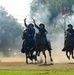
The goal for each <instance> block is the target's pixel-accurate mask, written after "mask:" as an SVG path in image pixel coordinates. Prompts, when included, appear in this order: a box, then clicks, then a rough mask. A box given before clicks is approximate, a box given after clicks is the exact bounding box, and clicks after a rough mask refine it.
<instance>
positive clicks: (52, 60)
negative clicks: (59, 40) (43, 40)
mask: <svg viewBox="0 0 74 75" xmlns="http://www.w3.org/2000/svg"><path fill="white" fill-rule="evenodd" d="M49 56H50V61H51V62H52V61H53V59H52V57H51V50H50V51H49Z"/></svg>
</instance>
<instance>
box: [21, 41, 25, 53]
mask: <svg viewBox="0 0 74 75" xmlns="http://www.w3.org/2000/svg"><path fill="white" fill-rule="evenodd" d="M24 46H25V40H24V41H23V44H22V49H21V51H22V52H23V53H24V52H25V49H24Z"/></svg>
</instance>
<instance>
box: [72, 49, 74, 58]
mask: <svg viewBox="0 0 74 75" xmlns="http://www.w3.org/2000/svg"><path fill="white" fill-rule="evenodd" d="M72 58H73V59H74V56H73V50H72Z"/></svg>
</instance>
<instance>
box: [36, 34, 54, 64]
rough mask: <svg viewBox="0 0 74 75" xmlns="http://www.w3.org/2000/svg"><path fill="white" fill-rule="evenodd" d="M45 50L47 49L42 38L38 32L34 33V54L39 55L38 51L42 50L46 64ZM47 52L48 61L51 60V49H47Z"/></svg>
mask: <svg viewBox="0 0 74 75" xmlns="http://www.w3.org/2000/svg"><path fill="white" fill-rule="evenodd" d="M46 50H48V49H47V47H46V46H45V43H44V41H43V40H42V38H41V36H40V34H36V56H37V55H38V56H39V55H40V52H42V53H43V55H44V57H45V64H46V54H45V51H46ZM48 52H49V56H50V61H53V60H52V57H51V50H48ZM36 60H37V58H36Z"/></svg>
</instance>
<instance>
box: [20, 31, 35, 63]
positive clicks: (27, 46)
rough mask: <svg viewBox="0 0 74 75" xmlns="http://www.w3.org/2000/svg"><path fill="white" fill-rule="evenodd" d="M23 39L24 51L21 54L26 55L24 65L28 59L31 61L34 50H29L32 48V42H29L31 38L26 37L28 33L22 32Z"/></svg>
mask: <svg viewBox="0 0 74 75" xmlns="http://www.w3.org/2000/svg"><path fill="white" fill-rule="evenodd" d="M23 39H25V41H24V49H23V50H22V51H21V52H22V53H25V54H26V63H28V58H29V59H30V60H33V52H34V50H30V49H31V48H32V41H31V38H30V37H29V35H28V31H26V30H25V31H24V34H23Z"/></svg>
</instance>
